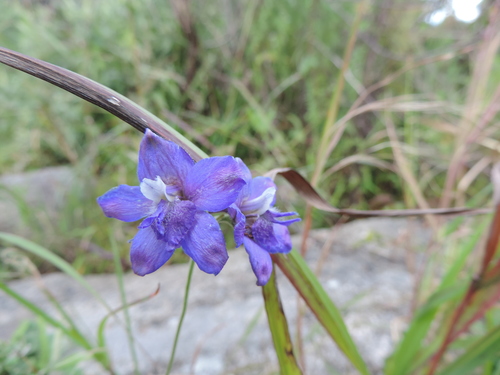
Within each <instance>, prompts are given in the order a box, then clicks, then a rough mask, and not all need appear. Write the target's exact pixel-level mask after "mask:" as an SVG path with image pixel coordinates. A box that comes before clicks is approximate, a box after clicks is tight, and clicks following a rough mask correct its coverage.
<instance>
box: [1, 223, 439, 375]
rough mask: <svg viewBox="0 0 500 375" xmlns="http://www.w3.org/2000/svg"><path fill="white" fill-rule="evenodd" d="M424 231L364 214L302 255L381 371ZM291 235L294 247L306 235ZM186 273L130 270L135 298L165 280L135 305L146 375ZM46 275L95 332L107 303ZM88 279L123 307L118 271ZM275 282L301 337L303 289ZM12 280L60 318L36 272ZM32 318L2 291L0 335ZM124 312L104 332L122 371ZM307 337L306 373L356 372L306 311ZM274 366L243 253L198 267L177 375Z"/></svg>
mask: <svg viewBox="0 0 500 375" xmlns="http://www.w3.org/2000/svg"><path fill="white" fill-rule="evenodd" d="M332 236H333V237H332ZM428 237H429V233H428V231H427V230H425V229H424V228H423V226H422V225H421V224H420V222H418V221H416V220H410V219H367V220H358V221H355V222H352V223H349V224H345V225H343V226H339V227H337V228H334V229H332V230H316V231H313V232H312V233H311V237H310V241H309V251H308V253H307V257H306V259H307V261H308V263H309V264H310V266H311V268H312V269H313V270H315V269H317V268H318V264H319V265H320V266H321V267H320V274H319V280H320V281H321V282H322V284H323V286H324V288H325V290H326V291H327V293H328V294H329V295H330V296H331V297H332V299H333V300H334V302H335V303H336V304H337V306H338V307H339V308H340V309H341V311H342V313H343V317H344V319H345V321H346V324H347V326H348V328H349V330H350V332H351V335H352V336H353V338H354V341H355V342H356V344H357V345H358V347H359V350H360V352H361V354H362V356H363V358H364V359H365V360H366V362H367V364H368V365H369V367H370V369H371V370H373V372H374V373H380V371H381V368H382V367H383V363H384V360H385V358H386V357H387V356H388V355H389V354H390V353H391V351H392V350H393V347H394V343H395V340H397V339H399V338H400V334H401V331H402V329H403V328H404V327H405V317H406V316H407V314H408V311H409V305H410V298H411V291H412V287H413V279H412V275H411V274H410V272H409V271H408V270H407V268H406V265H405V253H406V252H407V251H409V250H411V251H414V250H416V249H419V248H421V247H422V246H425V243H426V241H427V239H428ZM293 240H294V243H295V244H296V245H297V246H298V243H299V241H300V239H299V238H297V237H296V238H294V239H293ZM325 243H326V246H324V245H325ZM187 272H188V266H187V265H175V266H166V267H163V268H162V269H160V270H159V271H157V272H155V273H153V274H151V275H148V276H146V277H143V278H141V277H138V276H136V275H133V274H127V275H126V276H125V287H126V291H127V299H128V300H129V301H134V300H137V299H139V298H142V297H144V296H147V295H149V294H151V293H152V292H153V291H154V290H155V289H156V287H157V285H158V284H160V285H161V290H160V293H159V294H158V295H157V296H156V297H154V298H152V299H150V300H148V301H147V302H144V303H141V304H139V305H136V306H133V307H131V308H130V316H131V320H132V329H133V333H134V338H135V342H136V345H137V350H138V357H139V362H140V368H141V374H163V373H164V372H165V369H166V362H167V361H168V358H169V355H170V351H171V345H172V341H173V338H174V334H175V329H176V325H177V322H178V320H179V315H180V313H181V309H182V297H183V292H184V287H185V282H186V276H187ZM42 279H43V283H44V284H45V285H46V286H47V288H49V290H50V291H51V292H52V293H53V294H54V295H55V296H56V297H57V298H58V299H59V300H60V301H62V302H63V304H64V306H65V308H66V309H67V310H68V312H69V313H70V314H71V316H72V317H74V318H75V319H76V320H77V321H78V324H79V325H80V326H81V327H82V329H83V330H84V331H85V333H87V334H88V335H89V336H91V337H95V332H96V329H97V326H98V324H99V322H100V321H101V319H102V318H103V317H104V316H105V315H106V309H105V308H104V307H103V306H102V305H101V304H100V303H99V302H97V301H96V299H95V298H94V297H93V296H91V295H90V294H89V293H88V292H87V291H85V290H84V289H83V288H82V287H81V286H79V285H78V284H77V283H76V282H75V281H74V280H72V279H71V278H69V277H68V276H66V275H64V274H58V273H55V274H49V275H45V276H43V278H42ZM86 280H87V281H88V282H89V283H90V284H91V285H92V286H93V287H94V288H95V289H96V290H98V292H99V293H100V294H101V296H102V298H103V299H104V300H105V301H106V303H107V304H108V305H109V306H110V307H111V308H117V307H118V306H120V299H119V292H118V286H117V282H116V278H115V276H114V275H93V276H87V277H86ZM278 283H279V285H280V293H281V297H282V300H283V304H284V308H285V312H286V314H287V318H288V321H289V324H290V327H291V330H292V335H295V331H296V330H295V328H296V323H295V321H296V317H297V293H296V292H295V291H294V289H293V288H292V287H291V284H290V283H289V282H288V280H287V279H286V277H285V276H284V275H283V274H281V273H280V272H278ZM10 286H11V287H12V288H13V289H14V290H16V291H17V292H19V293H21V294H22V295H23V296H25V297H26V298H28V299H29V300H30V301H32V302H34V303H36V304H37V305H38V306H41V307H42V308H44V309H47V310H48V311H50V312H51V313H52V314H54V315H56V314H55V312H54V309H53V308H51V306H50V304H49V303H48V301H47V300H46V299H45V298H44V297H43V294H42V293H40V291H39V288H38V287H37V285H36V282H35V281H34V280H33V279H24V280H20V281H14V282H11V283H10ZM29 316H30V315H29V314H28V313H27V312H26V311H25V310H24V309H23V308H22V307H20V306H18V305H17V303H15V302H14V301H13V300H12V299H10V298H8V297H7V296H6V295H4V294H1V293H0V339H6V338H8V337H9V335H10V334H11V333H12V331H13V329H14V328H15V327H16V325H17V324H19V322H20V321H21V320H22V319H26V318H28V317H29ZM118 318H119V319H110V320H109V322H108V325H107V329H106V339H107V343H108V345H109V351H110V354H111V357H112V359H113V364H114V367H115V369H116V371H117V373H118V374H130V373H132V370H133V365H132V361H131V356H130V352H129V348H128V344H127V335H126V332H125V329H124V326H123V323H122V322H123V316H122V315H121V314H118ZM254 323H255V324H254ZM293 337H294V336H293ZM303 337H304V351H305V359H306V366H307V372H308V373H309V374H328V373H335V372H332V369H334V370H335V371H337V373H340V374H355V373H356V371H355V370H354V369H353V368H352V366H351V365H350V364H349V362H348V361H347V360H346V359H345V358H344V357H343V355H342V354H341V353H340V351H339V350H338V349H337V347H336V346H335V344H334V343H333V342H332V340H331V338H330V337H329V336H327V335H326V333H325V331H324V330H323V328H322V327H321V326H320V325H319V323H318V322H317V320H316V319H315V317H314V316H313V315H312V314H311V313H310V312H307V313H306V315H305V317H304V327H303ZM277 371H278V364H277V359H276V354H275V353H274V351H273V346H272V341H271V337H270V334H269V330H268V326H267V318H266V315H265V311H264V307H263V302H262V295H261V289H260V288H259V287H257V286H256V285H255V277H254V275H253V274H252V271H251V268H250V265H249V262H248V259H247V255H246V253H245V251H244V250H242V249H237V250H234V251H231V252H230V258H229V261H228V263H227V265H226V266H225V268H224V269H223V271H222V272H221V273H220V274H219V275H218V276H217V277H214V276H211V275H207V274H204V273H203V272H200V271H199V270H198V269H195V272H194V276H193V281H192V286H191V293H190V296H189V309H188V313H187V315H186V318H185V321H184V326H183V329H182V332H181V337H180V341H179V345H178V348H177V356H176V360H175V363H174V371H173V373H174V374H179V375H180V374H204V375H207V374H208V375H209V374H271V373H276V372H277ZM85 372H86V374H101V373H103V371H102V369H100V368H99V366H98V365H97V364H89V365H88V366H85Z"/></svg>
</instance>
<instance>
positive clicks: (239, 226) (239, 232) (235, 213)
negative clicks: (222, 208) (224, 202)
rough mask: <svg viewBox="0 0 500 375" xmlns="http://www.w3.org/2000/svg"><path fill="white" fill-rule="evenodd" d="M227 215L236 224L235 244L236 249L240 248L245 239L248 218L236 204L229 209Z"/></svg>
mask: <svg viewBox="0 0 500 375" xmlns="http://www.w3.org/2000/svg"><path fill="white" fill-rule="evenodd" d="M227 213H228V214H229V216H231V218H232V219H233V222H234V242H235V244H236V247H240V246H241V245H242V244H243V238H244V237H245V224H246V217H245V215H243V213H242V212H241V211H240V209H239V208H238V207H237V206H236V205H235V204H232V205H231V206H229V207H228V209H227Z"/></svg>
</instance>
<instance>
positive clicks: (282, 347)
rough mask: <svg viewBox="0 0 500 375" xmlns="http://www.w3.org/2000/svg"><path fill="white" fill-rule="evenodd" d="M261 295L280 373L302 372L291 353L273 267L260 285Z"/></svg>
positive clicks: (289, 339) (290, 341) (285, 374)
mask: <svg viewBox="0 0 500 375" xmlns="http://www.w3.org/2000/svg"><path fill="white" fill-rule="evenodd" d="M262 296H263V297H264V304H265V307H266V313H267V320H268V322H269V329H270V330H271V336H272V338H273V343H274V350H275V351H276V355H277V356H278V362H279V364H280V369H281V371H280V372H281V374H283V375H288V374H290V375H294V374H302V371H301V370H300V368H299V365H298V364H297V360H296V358H295V355H294V353H293V346H292V340H291V338H290V332H289V331H288V323H287V321H286V316H285V313H284V311H283V306H282V305H281V299H280V295H279V292H278V286H277V284H276V273H275V271H274V269H273V272H272V273H271V278H270V279H269V281H268V282H267V284H266V285H264V286H263V287H262Z"/></svg>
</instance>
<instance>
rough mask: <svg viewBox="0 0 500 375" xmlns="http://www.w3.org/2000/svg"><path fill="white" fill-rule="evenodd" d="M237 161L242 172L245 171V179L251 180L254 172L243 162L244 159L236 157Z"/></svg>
mask: <svg viewBox="0 0 500 375" xmlns="http://www.w3.org/2000/svg"><path fill="white" fill-rule="evenodd" d="M235 160H236V162H237V163H238V166H239V167H240V170H241V172H242V173H243V177H242V178H243V179H244V180H245V181H246V182H250V180H252V172H250V169H248V167H247V165H246V164H245V163H243V160H241V159H240V158H235Z"/></svg>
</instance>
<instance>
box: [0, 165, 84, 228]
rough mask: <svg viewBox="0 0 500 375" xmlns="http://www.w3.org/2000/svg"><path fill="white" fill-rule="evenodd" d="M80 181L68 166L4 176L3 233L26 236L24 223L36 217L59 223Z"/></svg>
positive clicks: (0, 179)
mask: <svg viewBox="0 0 500 375" xmlns="http://www.w3.org/2000/svg"><path fill="white" fill-rule="evenodd" d="M76 180H77V177H76V173H75V171H74V170H73V169H72V168H70V167H66V166H62V167H50V168H43V169H39V170H36V171H31V172H24V173H13V174H5V175H2V176H0V213H1V215H0V231H5V232H10V233H16V234H20V235H23V234H26V233H25V232H26V230H27V229H26V225H23V224H24V221H25V220H30V219H32V218H31V217H32V215H34V214H36V215H37V218H38V219H39V218H41V217H43V218H47V219H49V220H55V218H56V215H57V212H58V211H59V210H60V209H61V208H62V207H63V206H64V204H65V197H66V196H67V194H68V193H69V192H70V191H71V189H72V187H73V184H74V183H76ZM23 211H24V212H23Z"/></svg>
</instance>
